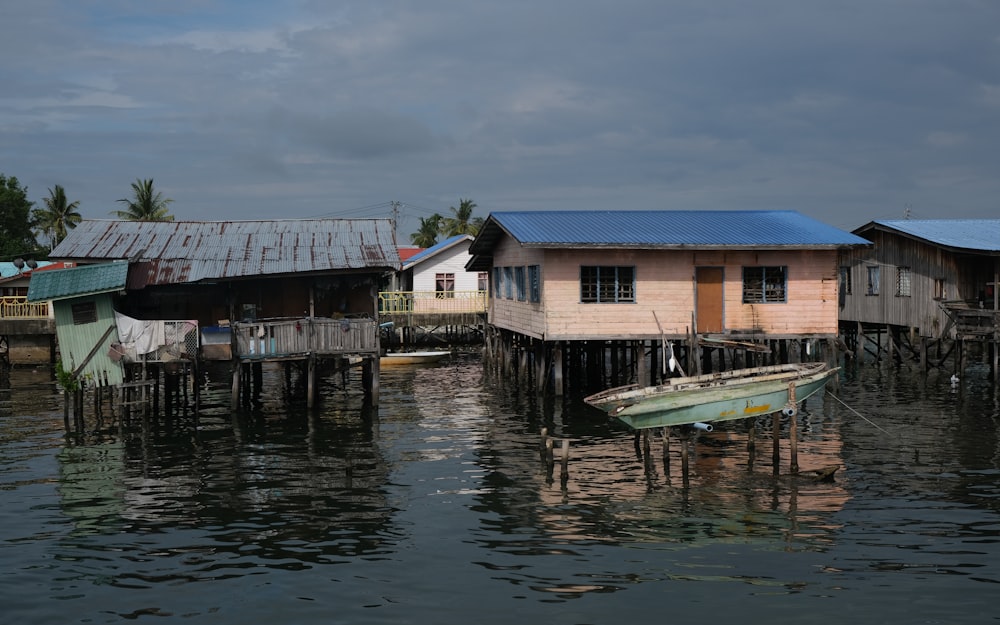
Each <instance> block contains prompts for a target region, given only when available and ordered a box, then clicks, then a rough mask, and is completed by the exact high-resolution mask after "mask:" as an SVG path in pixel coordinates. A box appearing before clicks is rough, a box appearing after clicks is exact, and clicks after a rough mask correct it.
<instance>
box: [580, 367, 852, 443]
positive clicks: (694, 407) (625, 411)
mask: <svg viewBox="0 0 1000 625" xmlns="http://www.w3.org/2000/svg"><path fill="white" fill-rule="evenodd" d="M839 370H840V368H839V367H834V368H830V367H828V366H827V364H826V363H823V362H811V363H793V364H787V365H772V366H766V367H753V368H750V369H735V370H733V371H724V372H720V373H709V374H705V375H696V376H689V377H678V378H671V379H670V380H668V381H667V382H666V383H664V384H660V385H658V386H646V387H641V386H638V385H635V384H633V385H631V386H619V387H617V388H611V389H607V390H604V391H601V392H600V393H595V394H593V395H591V396H589V397H586V398H584V400H583V401H585V402H586V403H587V404H589V405H591V406H593V407H595V408H598V409H600V410H603V411H604V412H606V413H607V414H608V415H610V416H612V417H615V418H617V419H619V420H621V421H623V422H624V423H626V424H627V425H629V426H631V427H633V428H635V429H637V430H642V429H646V428H658V427H667V426H673V425H691V424H699V425H700V426H701V427H702V428H703V429H707V430H711V429H712V428H711V425H710V424H711V423H713V422H716V421H732V420H735V419H747V418H749V417H756V416H759V415H766V414H770V413H772V412H778V411H786V412H785V414H789V415H794V414H795V413H797V412H798V405H799V404H800V403H801V402H802V401H804V400H805V399H806V398H808V397H809V396H810V395H813V394H814V393H816V392H817V391H819V390H821V389H822V388H823V387H824V386H826V383H827V381H828V380H829V379H830V378H831V377H832V376H833V375H834V374H835V373H836V372H837V371H839Z"/></svg>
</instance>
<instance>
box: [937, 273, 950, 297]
mask: <svg viewBox="0 0 1000 625" xmlns="http://www.w3.org/2000/svg"><path fill="white" fill-rule="evenodd" d="M947 298H948V281H947V280H945V279H944V278H934V299H947Z"/></svg>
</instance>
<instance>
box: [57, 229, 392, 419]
mask: <svg viewBox="0 0 1000 625" xmlns="http://www.w3.org/2000/svg"><path fill="white" fill-rule="evenodd" d="M51 256H52V258H53V259H59V260H67V261H75V262H77V263H79V264H93V263H110V262H113V261H125V262H127V264H128V277H127V282H126V283H125V285H124V295H123V296H122V297H120V298H118V300H117V306H118V308H117V309H116V310H117V311H118V312H120V313H122V314H123V315H126V316H128V317H129V318H132V319H136V320H140V321H142V320H154V319H181V320H188V321H191V322H192V323H195V324H197V327H198V328H199V330H200V340H199V341H198V344H199V350H198V358H200V359H207V360H231V361H232V362H233V363H234V364H235V365H236V366H235V367H234V379H233V389H234V402H236V401H238V400H239V398H240V397H241V396H244V397H245V393H244V391H245V390H246V388H247V386H257V385H256V384H253V382H252V380H251V378H253V379H259V375H260V370H259V369H260V365H261V364H262V363H266V362H279V363H286V365H287V364H290V363H298V364H301V365H303V366H304V367H305V368H307V370H308V380H309V382H308V398H309V403H310V405H311V404H312V402H313V400H314V394H315V393H314V375H315V367H316V363H317V360H321V359H322V360H332V361H336V362H345V363H346V362H348V361H357V360H360V361H361V362H362V367H363V371H364V375H363V380H364V386H365V390H366V392H367V393H368V394H369V395H370V396H372V397H373V398H374V399H375V401H376V402H377V398H378V355H379V350H380V348H379V333H378V297H377V296H378V292H379V290H380V288H381V287H382V286H383V285H384V283H385V282H386V281H387V280H388V277H389V275H390V274H391V273H392V272H393V271H396V270H398V269H399V256H398V254H397V252H396V244H395V234H394V231H393V227H392V223H391V221H390V220H388V219H355V220H345V219H312V220H276V221H218V222H191V221H176V222H134V221H98V220H93V221H89V220H88V221H84V222H82V223H81V224H79V225H78V226H77V227H76V228H75V229H73V230H72V231H70V233H69V235H68V236H67V237H66V239H64V240H63V241H62V242H61V243H60V244H59V245H58V246H57V247H56V249H54V250H53V251H52V255H51ZM248 372H249V373H248Z"/></svg>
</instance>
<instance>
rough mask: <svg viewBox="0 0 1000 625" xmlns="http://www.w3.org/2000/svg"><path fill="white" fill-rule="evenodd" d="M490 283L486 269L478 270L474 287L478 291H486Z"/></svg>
mask: <svg viewBox="0 0 1000 625" xmlns="http://www.w3.org/2000/svg"><path fill="white" fill-rule="evenodd" d="M489 285H490V274H489V272H487V271H480V272H479V275H478V276H476V288H478V289H479V290H480V291H486V290H488V289H489Z"/></svg>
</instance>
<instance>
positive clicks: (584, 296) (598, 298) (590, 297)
mask: <svg viewBox="0 0 1000 625" xmlns="http://www.w3.org/2000/svg"><path fill="white" fill-rule="evenodd" d="M580 301H581V302H583V303H584V304H595V303H601V304H607V303H612V302H618V303H620V302H634V301H635V267H593V266H584V267H580Z"/></svg>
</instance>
